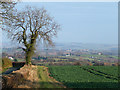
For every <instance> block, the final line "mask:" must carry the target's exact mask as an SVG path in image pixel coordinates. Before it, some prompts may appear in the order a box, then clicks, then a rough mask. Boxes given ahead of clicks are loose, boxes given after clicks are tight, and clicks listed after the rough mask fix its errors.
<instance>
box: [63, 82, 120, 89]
mask: <svg viewBox="0 0 120 90" xmlns="http://www.w3.org/2000/svg"><path fill="white" fill-rule="evenodd" d="M64 85H66V87H67V88H120V86H119V85H120V83H117V82H80V83H77V82H75V83H69V82H64Z"/></svg>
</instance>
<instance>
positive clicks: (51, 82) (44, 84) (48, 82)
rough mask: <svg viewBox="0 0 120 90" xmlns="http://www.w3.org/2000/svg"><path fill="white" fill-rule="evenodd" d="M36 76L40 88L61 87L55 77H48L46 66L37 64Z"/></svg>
mask: <svg viewBox="0 0 120 90" xmlns="http://www.w3.org/2000/svg"><path fill="white" fill-rule="evenodd" d="M38 77H39V84H40V88H61V85H60V84H59V83H58V82H57V81H56V80H55V79H53V78H50V77H49V75H48V71H47V67H44V66H38ZM62 88H63V87H62Z"/></svg>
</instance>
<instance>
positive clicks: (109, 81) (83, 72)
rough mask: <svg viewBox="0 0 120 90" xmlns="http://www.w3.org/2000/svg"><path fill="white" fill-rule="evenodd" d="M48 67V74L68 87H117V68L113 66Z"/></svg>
mask: <svg viewBox="0 0 120 90" xmlns="http://www.w3.org/2000/svg"><path fill="white" fill-rule="evenodd" d="M48 68H49V72H50V76H52V77H54V78H55V79H56V80H58V81H60V82H62V83H63V84H64V85H66V86H67V87H68V88H117V87H118V77H117V74H118V68H117V67H114V66H108V67H106V66H49V67H48ZM108 70H109V71H108ZM113 73H116V74H113Z"/></svg>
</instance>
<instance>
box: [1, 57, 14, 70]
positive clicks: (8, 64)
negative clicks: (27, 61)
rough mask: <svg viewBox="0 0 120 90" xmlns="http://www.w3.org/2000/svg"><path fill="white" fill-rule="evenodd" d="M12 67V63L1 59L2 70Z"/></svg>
mask: <svg viewBox="0 0 120 90" xmlns="http://www.w3.org/2000/svg"><path fill="white" fill-rule="evenodd" d="M9 67H12V61H11V60H9V59H8V58H2V68H3V69H6V68H9Z"/></svg>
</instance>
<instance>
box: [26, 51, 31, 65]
mask: <svg viewBox="0 0 120 90" xmlns="http://www.w3.org/2000/svg"><path fill="white" fill-rule="evenodd" d="M31 59H32V54H31V52H30V51H27V52H26V64H27V65H31Z"/></svg>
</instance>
